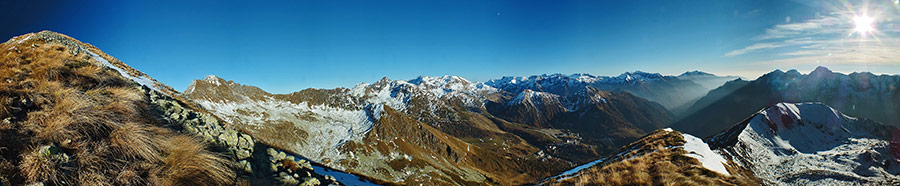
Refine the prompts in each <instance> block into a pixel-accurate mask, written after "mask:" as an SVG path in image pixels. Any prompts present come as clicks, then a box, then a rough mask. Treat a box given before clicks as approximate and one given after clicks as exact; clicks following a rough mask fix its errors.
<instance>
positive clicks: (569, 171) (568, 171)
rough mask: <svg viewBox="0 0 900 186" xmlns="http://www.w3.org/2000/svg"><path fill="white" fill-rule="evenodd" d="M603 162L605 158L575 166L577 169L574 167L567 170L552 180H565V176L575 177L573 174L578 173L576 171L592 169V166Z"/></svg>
mask: <svg viewBox="0 0 900 186" xmlns="http://www.w3.org/2000/svg"><path fill="white" fill-rule="evenodd" d="M603 161H606V158H600V159H598V160H594V161H591V162H588V163H585V164H583V165H579V166H577V167H575V168H572V169H569V170H567V171H565V172H563V173H561V174H559V175H557V176H555V177H554V178H563V179H565V177H567V176H572V175H575V173H578V171H581V170H583V169H586V168H589V167H592V166H594V165H596V164H598V163H603Z"/></svg>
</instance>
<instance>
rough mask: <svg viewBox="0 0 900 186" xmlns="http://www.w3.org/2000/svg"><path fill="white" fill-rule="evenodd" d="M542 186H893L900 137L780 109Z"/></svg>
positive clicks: (823, 110) (828, 113) (624, 151)
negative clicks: (597, 185) (722, 130)
mask: <svg viewBox="0 0 900 186" xmlns="http://www.w3.org/2000/svg"><path fill="white" fill-rule="evenodd" d="M541 184H542V185H590V184H610V185H657V184H675V185H897V184H900V129H898V128H897V127H893V126H887V125H883V124H881V123H878V122H875V121H873V120H869V119H865V118H855V117H851V116H847V115H844V114H842V113H841V112H839V111H837V110H835V109H834V108H831V107H829V106H827V105H824V104H822V103H778V104H775V105H773V106H770V107H768V108H766V109H763V110H761V111H759V112H758V113H756V114H754V115H751V116H750V117H749V118H747V119H745V120H744V121H743V122H742V123H740V124H737V125H735V126H733V127H732V128H731V129H730V130H728V131H725V132H723V133H720V134H717V135H715V136H714V137H711V138H709V139H707V140H701V139H700V138H697V137H694V136H692V135H690V134H687V133H681V132H678V131H674V130H672V129H660V130H657V131H655V132H653V133H651V134H649V135H647V136H645V137H643V138H642V139H640V140H638V141H636V142H635V143H632V144H630V145H627V146H624V147H622V148H621V149H620V150H618V153H617V154H615V155H612V156H609V157H605V158H602V159H600V160H597V161H594V162H590V163H587V164H584V165H582V166H578V167H576V168H574V169H572V170H569V171H565V172H564V173H562V174H559V175H557V176H554V177H550V178H548V179H546V180H544V181H543V182H542V183H541Z"/></svg>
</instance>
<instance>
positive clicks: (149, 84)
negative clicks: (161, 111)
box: [85, 50, 162, 92]
mask: <svg viewBox="0 0 900 186" xmlns="http://www.w3.org/2000/svg"><path fill="white" fill-rule="evenodd" d="M85 51H87V52H88V54H91V57H92V58H93V59H94V60H97V61H99V62H100V63H101V64H102V65H104V66H106V67H109V68H112V69H114V70H116V71H118V72H119V74H121V75H122V76H123V77H125V78H127V79H130V80H132V81H134V82H136V83H138V84H140V85H143V86H147V87H148V88H150V89H153V90H155V91H157V92H162V91H159V89H157V88H156V82H155V81H153V80H152V79H150V78H148V77H146V76H138V77H135V76H132V75H131V74H129V73H128V72H127V71H125V70H122V68H119V67H118V66H116V65H113V64H112V63H110V62H109V61H107V60H106V59H104V58H103V57H101V56H100V55H97V54H95V53H94V52H91V51H90V50H85Z"/></svg>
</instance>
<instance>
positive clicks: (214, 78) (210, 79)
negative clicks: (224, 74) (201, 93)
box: [206, 75, 222, 86]
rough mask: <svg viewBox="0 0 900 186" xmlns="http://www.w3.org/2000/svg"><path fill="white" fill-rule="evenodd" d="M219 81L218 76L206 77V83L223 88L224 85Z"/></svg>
mask: <svg viewBox="0 0 900 186" xmlns="http://www.w3.org/2000/svg"><path fill="white" fill-rule="evenodd" d="M219 80H220V78H219V77H218V76H216V75H209V76H206V82H209V83H211V84H214V85H216V86H221V85H222V84H221V83H219Z"/></svg>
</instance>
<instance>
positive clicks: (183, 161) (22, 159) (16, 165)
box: [0, 32, 235, 185]
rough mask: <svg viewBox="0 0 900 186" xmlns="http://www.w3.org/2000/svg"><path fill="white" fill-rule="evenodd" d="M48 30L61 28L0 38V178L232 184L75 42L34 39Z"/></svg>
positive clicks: (228, 172) (220, 163) (11, 181)
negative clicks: (163, 125) (8, 38)
mask: <svg viewBox="0 0 900 186" xmlns="http://www.w3.org/2000/svg"><path fill="white" fill-rule="evenodd" d="M48 35H51V36H52V35H55V36H56V37H59V36H61V35H58V34H55V33H47V32H42V33H37V34H28V35H24V36H19V37H17V38H14V39H12V40H10V41H8V42H6V43H3V44H0V49H3V50H4V51H2V52H0V62H2V64H0V65H2V68H0V119H2V122H0V138H2V139H0V140H2V141H3V143H0V182H3V185H21V184H26V183H35V182H43V183H44V184H46V185H113V184H115V185H222V184H233V183H234V181H235V175H234V171H233V170H232V169H231V168H230V167H229V166H228V164H227V163H226V160H225V159H224V158H222V157H221V156H220V155H217V154H214V153H211V152H209V151H207V150H206V149H205V148H206V145H204V144H203V143H201V142H198V141H197V140H195V139H193V138H191V137H188V136H184V135H179V134H177V133H175V132H174V131H173V130H171V129H168V128H163V127H161V126H158V123H159V122H158V121H157V120H156V118H154V117H152V116H151V115H149V113H148V110H147V100H148V98H147V97H146V95H145V94H143V93H142V92H141V91H140V90H139V89H137V88H136V86H135V84H132V83H131V82H130V81H129V80H126V79H124V78H123V77H122V76H120V75H119V74H118V73H117V72H115V71H114V70H112V69H109V68H106V67H102V66H100V65H99V64H100V63H99V62H97V61H96V60H94V59H92V58H91V56H90V55H89V54H87V53H86V52H83V51H84V50H81V49H79V48H76V47H75V46H73V45H67V43H60V42H57V41H56V40H51V39H43V38H42V37H41V36H48ZM25 37H29V38H30V37H36V38H38V39H35V38H32V39H28V40H25V39H24V38H25ZM62 37H65V38H67V39H68V40H69V41H74V42H77V44H78V45H81V46H90V45H86V44H84V43H80V42H78V41H75V40H74V39H72V38H69V37H68V36H62ZM20 41H21V42H20ZM86 50H92V51H93V52H94V53H102V52H100V51H99V50H96V49H95V48H93V47H91V48H88V49H86Z"/></svg>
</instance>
